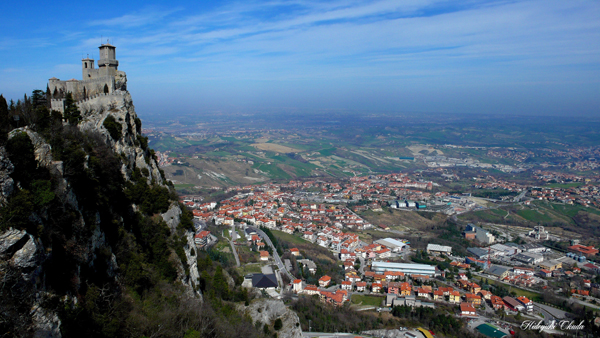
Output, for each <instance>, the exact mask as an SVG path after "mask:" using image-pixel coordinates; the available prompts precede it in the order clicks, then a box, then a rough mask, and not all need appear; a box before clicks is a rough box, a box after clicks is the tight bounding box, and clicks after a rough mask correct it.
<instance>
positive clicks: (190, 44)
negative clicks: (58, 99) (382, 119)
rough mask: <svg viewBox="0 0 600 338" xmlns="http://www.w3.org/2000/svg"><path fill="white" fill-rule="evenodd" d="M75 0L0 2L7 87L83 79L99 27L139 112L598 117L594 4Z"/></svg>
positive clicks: (599, 12) (599, 41)
mask: <svg viewBox="0 0 600 338" xmlns="http://www.w3.org/2000/svg"><path fill="white" fill-rule="evenodd" d="M7 2H9V3H7ZM73 3H74V2H72V1H69V2H66V1H54V2H52V1H42V2H27V1H25V2H23V1H21V2H16V1H3V2H2V4H0V92H1V93H3V94H4V96H5V97H8V98H14V99H17V98H19V97H22V95H23V94H24V93H30V92H31V90H32V89H36V88H40V89H45V88H46V82H47V79H48V78H50V77H53V76H56V77H58V78H60V79H70V78H76V79H80V78H81V68H80V67H81V66H80V59H81V58H82V56H86V55H87V54H90V56H91V57H94V58H95V59H96V60H97V59H98V48H97V47H98V46H99V45H100V42H101V38H102V37H103V38H104V39H105V40H106V39H107V38H109V39H110V42H111V43H112V44H114V45H115V46H117V58H118V59H119V62H120V67H119V69H121V70H124V71H125V72H127V75H128V81H129V82H128V83H129V90H130V92H131V93H132V95H133V99H134V103H135V105H136V110H137V112H138V114H140V115H141V116H142V117H143V116H144V115H158V114H164V115H166V116H169V115H176V114H189V113H198V114H210V113H214V112H218V111H225V112H240V113H244V112H254V111H261V110H270V111H273V110H274V111H277V110H280V111H282V112H284V111H288V110H299V111H306V112H307V113H308V112H319V111H326V110H330V109H339V110H353V111H393V112H395V111H398V112H448V113H493V114H527V115H529V114H536V115H567V116H571V115H591V116H594V115H595V116H599V115H600V2H599V1H596V0H591V1H578V0H569V1H564V0H558V1H555V0H543V1H537V0H531V1H478V0H465V1H435V0H423V1H419V0H406V1H402V0H392V1H388V0H381V1H355V0H345V1H277V0H275V1H239V2H235V1H210V2H206V1H204V2H200V3H197V2H195V1H189V2H185V1H183V2H178V1H171V2H152V1H120V2H111V1H103V2H94V1H92V2H78V3H77V4H75V5H74V4H73ZM457 4H458V5H457Z"/></svg>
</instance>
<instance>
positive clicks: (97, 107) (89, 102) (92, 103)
mask: <svg viewBox="0 0 600 338" xmlns="http://www.w3.org/2000/svg"><path fill="white" fill-rule="evenodd" d="M125 97H126V93H125V92H121V91H117V92H112V93H109V94H104V93H100V94H96V95H94V96H91V97H89V98H87V99H85V100H81V101H78V102H76V103H75V104H76V105H77V107H78V108H79V111H81V113H82V114H85V112H88V111H96V112H98V111H101V110H102V109H103V108H105V107H111V106H115V107H116V106H120V105H122V101H123V100H124V99H125Z"/></svg>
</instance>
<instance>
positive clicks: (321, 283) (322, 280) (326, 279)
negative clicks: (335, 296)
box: [319, 275, 331, 288]
mask: <svg viewBox="0 0 600 338" xmlns="http://www.w3.org/2000/svg"><path fill="white" fill-rule="evenodd" d="M329 283H331V277H329V276H327V275H325V276H323V277H321V278H319V286H320V287H322V288H324V287H327V286H329Z"/></svg>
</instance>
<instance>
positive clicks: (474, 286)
mask: <svg viewBox="0 0 600 338" xmlns="http://www.w3.org/2000/svg"><path fill="white" fill-rule="evenodd" d="M469 291H470V292H471V293H474V294H477V293H478V292H479V291H481V286H479V285H478V284H477V283H469Z"/></svg>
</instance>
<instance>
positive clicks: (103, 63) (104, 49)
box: [98, 42, 119, 75]
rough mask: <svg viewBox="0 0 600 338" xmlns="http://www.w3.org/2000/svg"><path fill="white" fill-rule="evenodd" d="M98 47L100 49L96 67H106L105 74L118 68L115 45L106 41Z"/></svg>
mask: <svg viewBox="0 0 600 338" xmlns="http://www.w3.org/2000/svg"><path fill="white" fill-rule="evenodd" d="M98 48H99V49H100V60H98V68H100V69H103V68H104V69H106V73H107V75H108V74H110V73H114V72H115V71H116V70H118V68H119V61H117V57H116V51H115V50H116V48H117V47H115V46H113V45H111V44H109V43H108V42H107V43H105V44H102V46H100V47H98ZM101 73H102V71H101Z"/></svg>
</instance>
